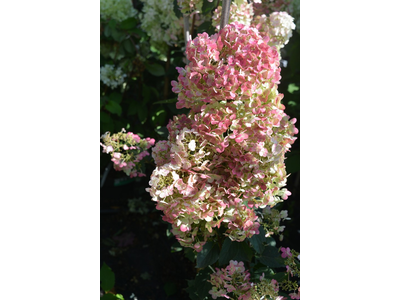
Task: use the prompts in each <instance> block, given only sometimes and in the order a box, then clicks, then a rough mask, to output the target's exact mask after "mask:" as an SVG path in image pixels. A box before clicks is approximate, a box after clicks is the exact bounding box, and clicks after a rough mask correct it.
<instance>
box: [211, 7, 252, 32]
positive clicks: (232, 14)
mask: <svg viewBox="0 0 400 300" xmlns="http://www.w3.org/2000/svg"><path fill="white" fill-rule="evenodd" d="M221 14H222V6H218V7H217V8H216V9H215V11H214V13H213V16H212V25H213V26H214V27H215V31H219V30H220V24H221ZM253 15H254V13H253V3H251V2H250V3H247V2H246V1H243V2H242V3H240V4H236V3H235V2H232V3H231V5H230V9H229V23H234V22H238V23H242V24H245V25H247V26H249V25H250V23H251V20H252V19H253Z"/></svg>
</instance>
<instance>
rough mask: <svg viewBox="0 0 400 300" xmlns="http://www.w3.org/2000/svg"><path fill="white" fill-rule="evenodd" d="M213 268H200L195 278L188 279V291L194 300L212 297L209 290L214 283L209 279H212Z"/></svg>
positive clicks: (205, 299)
mask: <svg viewBox="0 0 400 300" xmlns="http://www.w3.org/2000/svg"><path fill="white" fill-rule="evenodd" d="M210 274H211V270H209V269H208V268H206V269H203V270H200V272H199V273H197V275H196V277H195V279H194V280H188V287H187V288H186V292H188V294H189V297H190V299H192V300H208V299H211V295H210V294H209V291H210V290H211V289H212V285H211V283H210V282H208V280H210Z"/></svg>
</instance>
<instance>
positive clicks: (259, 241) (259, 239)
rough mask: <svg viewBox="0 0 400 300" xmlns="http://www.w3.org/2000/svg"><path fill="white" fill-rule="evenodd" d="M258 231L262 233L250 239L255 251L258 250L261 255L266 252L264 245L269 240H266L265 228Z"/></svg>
mask: <svg viewBox="0 0 400 300" xmlns="http://www.w3.org/2000/svg"><path fill="white" fill-rule="evenodd" d="M258 230H259V232H260V233H259V234H255V235H253V236H252V237H251V238H249V241H250V244H251V245H252V246H253V248H254V250H256V252H257V253H258V254H261V253H262V252H263V251H264V244H263V243H264V242H266V240H267V239H266V238H265V230H264V227H262V226H260V227H259V228H258Z"/></svg>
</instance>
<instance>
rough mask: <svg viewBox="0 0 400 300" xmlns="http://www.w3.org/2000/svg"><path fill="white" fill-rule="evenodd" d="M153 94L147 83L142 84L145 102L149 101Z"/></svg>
mask: <svg viewBox="0 0 400 300" xmlns="http://www.w3.org/2000/svg"><path fill="white" fill-rule="evenodd" d="M150 95H151V89H150V87H148V86H147V85H146V84H143V86H142V97H143V104H144V103H147V102H149V100H150Z"/></svg>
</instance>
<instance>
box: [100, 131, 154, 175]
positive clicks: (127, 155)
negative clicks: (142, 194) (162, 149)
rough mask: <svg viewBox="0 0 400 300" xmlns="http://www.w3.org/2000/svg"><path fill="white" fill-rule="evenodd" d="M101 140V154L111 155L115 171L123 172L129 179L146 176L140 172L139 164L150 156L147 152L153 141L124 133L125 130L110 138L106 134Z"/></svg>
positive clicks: (107, 133)
mask: <svg viewBox="0 0 400 300" xmlns="http://www.w3.org/2000/svg"><path fill="white" fill-rule="evenodd" d="M101 139H102V140H103V143H100V145H101V146H102V147H103V153H107V154H110V155H111V157H112V158H111V161H112V162H113V163H114V169H115V170H116V171H123V172H124V173H125V174H126V175H128V176H130V177H131V178H132V177H144V176H146V174H144V173H143V172H142V167H143V166H142V164H141V162H142V160H143V158H144V157H146V156H149V155H150V153H149V152H148V151H147V150H148V149H150V148H151V147H152V146H153V145H154V143H155V140H154V139H151V138H145V139H141V138H140V137H139V136H138V135H137V134H134V133H132V132H126V131H125V129H122V131H121V132H118V133H115V134H113V135H111V136H110V133H109V132H106V133H105V134H103V135H102V136H101Z"/></svg>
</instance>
